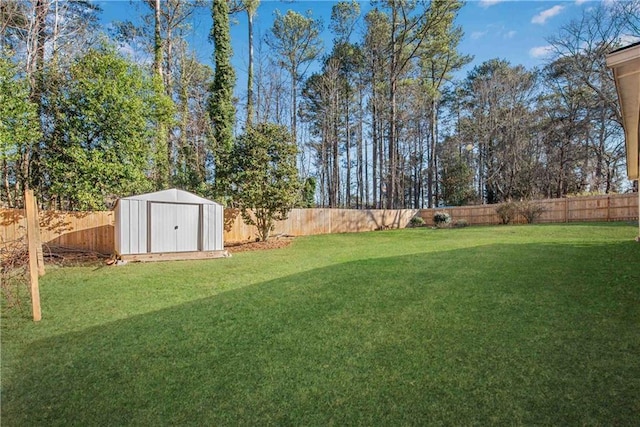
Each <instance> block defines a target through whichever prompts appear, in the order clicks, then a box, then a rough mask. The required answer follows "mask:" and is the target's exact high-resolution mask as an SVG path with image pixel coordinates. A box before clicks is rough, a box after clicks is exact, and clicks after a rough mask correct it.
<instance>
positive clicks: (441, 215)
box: [433, 211, 451, 227]
mask: <svg viewBox="0 0 640 427" xmlns="http://www.w3.org/2000/svg"><path fill="white" fill-rule="evenodd" d="M433 222H434V223H435V224H436V227H446V226H447V225H449V224H451V215H449V213H448V212H443V211H439V212H436V213H435V214H434V215H433Z"/></svg>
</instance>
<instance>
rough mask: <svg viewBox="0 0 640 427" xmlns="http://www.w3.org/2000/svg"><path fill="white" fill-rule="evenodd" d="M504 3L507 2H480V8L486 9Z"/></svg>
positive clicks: (500, 0)
mask: <svg viewBox="0 0 640 427" xmlns="http://www.w3.org/2000/svg"><path fill="white" fill-rule="evenodd" d="M503 1H505V0H480V7H484V8H485V9H486V8H488V7H491V6H494V5H496V4H498V3H502V2H503Z"/></svg>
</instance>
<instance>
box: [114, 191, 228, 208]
mask: <svg viewBox="0 0 640 427" xmlns="http://www.w3.org/2000/svg"><path fill="white" fill-rule="evenodd" d="M120 200H147V201H150V202H168V203H171V202H173V203H194V204H205V205H212V204H213V205H219V203H216V202H214V201H213V200H209V199H205V198H204V197H200V196H197V195H195V194H193V193H189V192H188V191H184V190H178V189H177V188H171V189H169V190H162V191H156V192H154V193H146V194H139V195H136V196H129V197H123V198H122V199H120Z"/></svg>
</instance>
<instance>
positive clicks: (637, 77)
mask: <svg viewBox="0 0 640 427" xmlns="http://www.w3.org/2000/svg"><path fill="white" fill-rule="evenodd" d="M607 66H608V67H609V68H611V69H613V76H614V78H615V81H616V89H617V90H618V98H619V99H620V108H621V111H622V122H623V126H624V133H625V141H626V147H627V175H628V176H629V179H638V163H639V162H640V149H639V147H638V139H640V43H634V44H632V45H629V46H626V47H623V48H621V49H618V50H616V51H613V52H611V53H610V54H609V55H607Z"/></svg>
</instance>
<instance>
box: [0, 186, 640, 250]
mask: <svg viewBox="0 0 640 427" xmlns="http://www.w3.org/2000/svg"><path fill="white" fill-rule="evenodd" d="M539 203H540V205H542V206H543V207H544V208H545V211H544V212H543V214H542V215H541V217H540V219H539V221H538V222H548V223H551V222H576V221H580V222H582V221H631V220H637V219H638V194H637V193H630V194H617V195H609V196H606V195H605V196H592V197H580V198H578V197H576V198H566V199H546V200H540V201H539ZM496 207H497V205H480V206H460V207H451V208H443V209H424V210H422V211H417V210H411V209H405V210H385V209H370V210H352V209H293V210H292V211H291V213H290V215H289V219H287V220H285V221H278V222H277V223H276V226H275V230H274V234H275V235H278V234H284V235H290V236H303V235H312V234H328V233H351V232H360V231H370V230H376V229H384V228H403V227H406V226H407V224H408V223H409V221H410V220H411V218H412V217H413V216H415V215H416V214H419V215H420V216H421V217H422V218H423V219H424V220H425V223H426V224H427V225H433V214H434V213H435V212H436V211H446V212H449V213H450V215H451V216H452V218H453V220H454V221H456V220H461V219H464V220H466V221H467V222H468V223H469V224H470V225H487V224H499V223H500V218H499V217H498V215H497V214H496ZM515 222H516V223H523V222H525V221H524V219H523V218H520V217H518V218H516V220H515ZM40 230H41V233H42V242H43V244H45V245H48V246H63V247H68V248H73V249H79V250H86V251H95V252H101V253H105V254H111V253H113V248H114V215H113V212H60V211H43V212H40ZM25 234H26V219H25V215H24V211H23V210H19V209H0V243H6V242H10V241H13V240H16V239H21V238H23V237H24V235H25ZM256 237H257V233H256V230H255V227H253V226H249V225H247V224H245V223H244V221H243V220H242V217H241V216H240V215H239V213H238V211H237V210H233V209H225V231H224V240H225V242H240V241H247V240H253V239H255V238H256ZM1 248H2V247H1V246H0V249H1Z"/></svg>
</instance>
